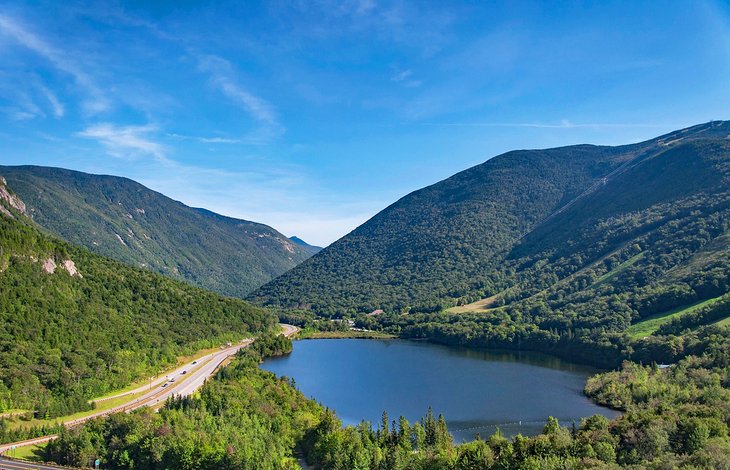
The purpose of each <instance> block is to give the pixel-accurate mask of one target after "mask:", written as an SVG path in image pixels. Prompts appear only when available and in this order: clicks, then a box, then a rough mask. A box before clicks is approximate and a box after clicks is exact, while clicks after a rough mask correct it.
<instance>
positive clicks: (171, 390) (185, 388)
mask: <svg viewBox="0 0 730 470" xmlns="http://www.w3.org/2000/svg"><path fill="white" fill-rule="evenodd" d="M280 326H281V328H282V330H283V332H282V334H283V335H284V336H286V337H288V338H291V337H292V336H294V335H295V334H297V333H298V332H299V328H298V327H296V326H293V325H286V324H283V323H282V324H280ZM253 341H254V340H253V339H246V340H243V341H241V342H240V343H238V344H236V345H233V346H229V347H226V348H223V349H221V350H220V351H216V352H213V353H210V354H208V355H206V356H203V357H201V358H199V359H197V360H196V361H194V362H195V364H193V363H192V362H191V363H189V364H185V365H183V366H181V367H179V368H177V369H175V370H174V371H172V372H169V373H167V374H165V375H164V377H163V376H160V378H159V379H157V380H155V381H153V382H152V383H151V384H148V385H146V386H144V387H140V388H138V389H136V390H131V391H128V392H124V393H120V394H117V395H114V397H120V396H126V395H132V394H137V393H141V392H143V391H145V390H147V393H145V394H144V395H142V396H141V397H138V398H134V399H130V401H128V402H127V403H125V404H123V405H120V406H117V407H115V408H112V409H109V410H105V411H99V412H98V413H93V414H91V415H88V416H84V417H83V418H77V419H73V420H68V421H63V422H62V424H63V425H64V426H66V427H74V426H78V425H80V424H82V423H84V422H86V421H89V420H91V419H94V418H98V417H101V416H107V415H110V414H113V413H121V412H126V413H128V412H130V411H132V410H136V409H137V408H141V407H143V406H151V407H154V408H158V407H160V406H162V405H163V404H164V403H165V401H166V400H167V399H168V398H170V397H172V396H189V395H192V394H193V393H195V392H196V391H197V390H198V389H199V388H200V387H202V386H203V384H204V383H205V381H206V380H207V379H208V378H210V377H211V376H212V375H213V374H214V373H215V371H216V370H218V368H219V367H220V366H221V364H223V363H224V362H225V361H226V360H228V359H229V358H230V357H232V356H234V355H235V354H236V353H237V352H238V351H240V350H241V349H243V348H245V347H247V346H248V345H250V344H251V343H252V342H253ZM171 379H172V380H171ZM150 387H151V388H150ZM114 397H106V398H104V399H103V400H109V399H111V398H114ZM103 400H96V401H97V402H99V401H103ZM56 437H57V436H56V435H51V436H43V437H39V438H36V439H29V440H26V441H20V442H11V443H7V444H2V445H0V455H1V454H5V453H7V451H8V450H10V449H11V448H12V447H13V446H15V447H23V446H27V445H35V444H43V443H45V442H48V441H50V440H53V439H55V438H56ZM25 465H30V466H25ZM21 468H22V469H26V468H37V469H54V468H55V469H57V468H59V467H57V466H51V465H39V464H35V463H26V462H22V461H17V460H11V459H7V458H5V457H2V456H0V470H3V469H21Z"/></svg>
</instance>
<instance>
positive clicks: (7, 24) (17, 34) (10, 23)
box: [0, 14, 111, 114]
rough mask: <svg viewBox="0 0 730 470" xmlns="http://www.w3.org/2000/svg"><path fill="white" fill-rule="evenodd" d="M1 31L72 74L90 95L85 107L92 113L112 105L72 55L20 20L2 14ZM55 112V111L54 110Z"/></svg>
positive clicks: (0, 16) (0, 19) (63, 70)
mask: <svg viewBox="0 0 730 470" xmlns="http://www.w3.org/2000/svg"><path fill="white" fill-rule="evenodd" d="M0 33H1V34H4V35H6V36H8V37H10V38H12V39H13V40H14V41H15V42H17V43H18V44H20V45H21V46H23V47H25V48H27V49H30V50H32V51H33V52H35V53H36V54H38V55H40V56H42V57H44V58H45V59H46V60H47V61H49V62H50V63H51V64H53V66H54V67H56V68H57V69H59V70H61V71H62V72H65V73H67V74H68V75H71V76H72V77H73V78H74V80H75V81H76V84H77V85H78V86H80V87H81V88H82V89H83V90H84V92H85V93H86V94H87V95H88V98H87V100H86V101H85V102H84V109H85V110H86V111H87V112H88V113H90V114H96V113H99V112H102V111H106V110H107V109H109V108H110V107H111V103H110V101H109V99H108V98H107V97H106V96H105V95H104V94H103V93H102V92H101V90H100V89H99V88H98V87H97V86H96V84H95V83H94V80H93V79H92V78H91V77H90V76H89V75H88V74H87V73H86V72H85V71H84V70H83V69H82V67H80V66H79V65H78V64H77V63H76V62H75V61H74V60H73V59H72V58H71V57H69V56H68V55H67V54H65V53H63V52H61V51H60V50H58V49H56V48H55V47H53V46H51V45H50V44H49V43H48V42H47V41H45V40H44V39H43V38H41V37H40V36H38V35H36V34H34V33H33V32H31V31H29V30H28V29H27V28H26V27H25V26H24V25H22V24H21V23H20V22H19V21H17V20H15V19H13V18H11V17H9V16H7V15H3V14H0ZM54 113H55V111H54Z"/></svg>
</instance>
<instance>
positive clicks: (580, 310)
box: [252, 122, 730, 363]
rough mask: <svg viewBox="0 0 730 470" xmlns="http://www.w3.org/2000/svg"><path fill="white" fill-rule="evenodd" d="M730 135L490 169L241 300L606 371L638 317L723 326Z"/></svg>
mask: <svg viewBox="0 0 730 470" xmlns="http://www.w3.org/2000/svg"><path fill="white" fill-rule="evenodd" d="M728 135H730V123H728V122H713V123H708V124H704V125H700V126H695V127H692V128H689V129H685V130H682V131H677V132H674V133H672V134H669V135H666V136H662V137H659V138H657V139H653V140H650V141H648V142H644V143H640V144H634V145H628V146H620V147H594V146H573V147H565V148H558V149H551V150H537V151H518V152H510V153H507V154H504V155H501V156H499V157H495V158H493V159H491V160H489V161H487V162H486V163H484V164H482V165H479V166H477V167H474V168H471V169H469V170H466V171H464V172H462V173H459V174H457V175H455V176H453V177H451V178H449V179H447V180H444V181H442V182H440V183H437V184H435V185H433V186H431V187H428V188H425V189H422V190H420V191H416V192H415V193H412V194H410V195H408V196H406V197H404V198H403V199H401V200H400V201H398V202H397V203H395V204H393V205H392V206H390V207H389V208H387V209H385V210H384V211H382V212H381V213H379V214H378V215H376V216H375V217H374V218H373V219H371V220H370V221H368V222H366V223H365V224H364V225H362V226H361V227H359V228H358V229H356V230H355V231H354V232H352V233H351V234H349V235H347V236H346V237H344V238H343V239H341V240H340V241H338V242H337V243H335V244H333V245H332V246H331V247H329V248H326V249H325V250H323V251H322V252H321V253H320V254H318V255H316V256H314V257H313V258H311V259H310V260H308V261H307V262H305V263H303V264H302V265H300V266H299V267H297V268H295V269H293V270H292V271H290V272H288V273H286V274H285V275H284V276H282V277H280V278H278V279H276V280H274V281H272V282H271V283H269V284H267V285H265V286H264V287H262V288H261V289H259V290H258V291H257V292H256V293H254V295H253V296H252V298H253V299H255V300H256V301H258V302H261V303H264V304H268V305H280V306H283V307H288V308H298V309H310V310H311V311H313V312H315V313H317V314H321V315H325V316H331V315H338V314H347V315H349V314H353V313H357V312H370V311H372V310H375V309H383V310H385V312H386V314H385V315H384V316H381V317H379V320H378V322H379V326H380V327H384V328H389V329H390V330H391V331H393V332H399V333H400V334H401V335H402V336H408V337H426V338H431V339H435V340H438V341H443V342H449V343H459V344H471V345H481V346H504V347H528V348H533V349H543V350H552V349H561V350H563V351H569V350H570V348H569V347H567V346H566V345H567V344H570V345H572V346H575V347H580V349H581V354H588V355H590V354H595V355H602V358H601V361H603V359H607V358H609V357H610V358H611V360H610V361H608V360H606V361H603V362H604V363H605V362H611V361H614V363H615V361H618V360H619V358H620V357H626V355H627V354H629V353H630V351H628V350H626V348H627V347H629V346H628V343H629V342H628V340H625V339H624V336H623V335H624V334H625V333H627V332H629V333H630V332H631V331H630V330H629V329H630V328H631V327H632V325H636V324H637V323H639V322H641V321H642V320H645V319H647V318H650V317H652V316H655V315H662V314H663V312H668V311H670V310H671V309H675V308H678V309H679V310H680V311H681V308H682V307H684V306H692V305H694V304H695V303H697V302H700V301H711V303H712V305H710V304H707V305H705V306H704V307H703V310H702V312H700V313H699V314H697V315H696V317H697V318H695V319H694V320H690V319H688V318H689V317H687V318H685V319H684V320H682V321H683V322H684V323H682V325H684V326H685V327H686V326H697V325H698V324H706V323H709V322H711V320H712V321H716V320H719V319H722V318H724V316H728V315H730V301H728V300H725V298H724V297H723V295H724V294H726V293H728V292H729V291H730V263H729V262H728V261H730V259H728V258H729V255H730V245H729V244H728V240H730V232H728V227H729V224H730V140H728ZM479 299H485V300H483V301H482V302H480V303H477V304H474V305H466V306H463V307H458V308H455V309H452V310H451V311H449V312H447V313H444V314H440V313H433V314H432V313H430V312H439V311H441V310H442V309H448V308H449V307H453V306H456V305H464V304H469V303H470V302H474V301H477V300H479ZM708 309H712V312H710V313H708V311H707V310H708ZM405 312H408V313H410V315H406V316H399V315H398V314H401V313H405ZM389 313H391V314H393V315H388V314H389ZM695 313H696V312H695ZM700 317H701V318H700ZM677 321H679V320H677ZM374 323H375V321H374V320H373V319H371V318H370V319H362V325H363V326H369V327H375V325H374ZM690 323H692V324H693V325H690ZM650 333H651V332H650ZM599 344H600V345H603V346H605V347H606V348H608V349H609V350H611V351H612V353H611V354H608V353H607V352H606V351H605V350H604V349H602V348H601V347H598V346H597V345H599ZM621 351H622V352H621ZM594 362H595V361H594Z"/></svg>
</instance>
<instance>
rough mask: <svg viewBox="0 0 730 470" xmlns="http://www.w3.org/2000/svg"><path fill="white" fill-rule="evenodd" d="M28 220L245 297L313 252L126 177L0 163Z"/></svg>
mask: <svg viewBox="0 0 730 470" xmlns="http://www.w3.org/2000/svg"><path fill="white" fill-rule="evenodd" d="M0 174H2V175H4V176H5V178H6V179H7V181H8V184H9V185H10V187H11V188H13V190H14V191H16V192H17V193H18V194H19V195H20V197H21V199H22V200H23V201H24V202H25V203H26V204H27V205H28V213H29V215H30V217H31V218H32V219H33V220H34V221H35V222H37V223H38V224H39V225H40V226H41V227H43V228H44V229H46V230H48V231H49V232H51V233H53V234H55V235H57V236H59V237H61V238H63V239H64V240H66V241H68V242H70V243H73V244H76V245H80V246H84V247H86V248H88V249H90V250H91V251H93V252H95V253H98V254H101V255H104V256H108V257H111V258H114V259H116V260H119V261H122V262H124V263H126V264H129V265H132V266H137V267H142V268H147V269H151V270H153V271H157V272H159V273H162V274H165V275H167V276H170V277H174V278H177V279H182V280H185V281H188V282H190V283H192V284H194V285H197V286H199V287H203V288H205V289H209V290H212V291H215V292H218V293H221V294H224V295H229V296H236V297H243V296H245V295H246V294H247V293H249V292H251V291H252V290H253V289H255V288H257V287H258V286H260V285H262V284H264V283H265V282H267V281H269V280H271V279H272V278H274V277H276V276H278V275H279V274H282V273H283V272H285V271H287V270H289V269H291V268H292V267H294V266H295V265H297V264H299V263H301V262H302V261H303V260H305V259H307V258H308V257H309V256H310V255H311V253H312V251H311V250H310V249H308V248H304V247H301V246H300V245H298V244H297V243H293V242H292V241H290V240H289V239H288V238H287V237H285V236H284V235H282V234H280V233H279V232H277V231H276V230H274V229H272V228H271V227H268V226H266V225H262V224H258V223H254V222H248V221H245V220H239V219H234V218H230V217H225V216H222V215H219V214H216V213H214V212H210V211H207V210H205V209H196V208H191V207H188V206H185V205H184V204H182V203H180V202H177V201H174V200H172V199H170V198H168V197H166V196H164V195H162V194H160V193H157V192H155V191H152V190H150V189H148V188H146V187H144V186H142V185H141V184H139V183H136V182H134V181H131V180H129V179H126V178H119V177H114V176H99V175H90V174H86V173H80V172H76V171H70V170H64V169H59V168H47V167H36V166H5V167H3V166H0Z"/></svg>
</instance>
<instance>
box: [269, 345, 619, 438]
mask: <svg viewBox="0 0 730 470" xmlns="http://www.w3.org/2000/svg"><path fill="white" fill-rule="evenodd" d="M261 367H262V368H263V369H265V370H269V371H271V372H274V373H275V374H276V375H279V376H287V377H291V378H294V380H295V381H296V385H297V387H298V388H299V389H300V390H301V391H302V392H303V393H304V394H305V395H306V396H309V397H312V398H314V399H316V400H317V401H319V402H320V403H322V404H323V405H326V406H328V407H330V408H332V409H334V410H336V411H337V415H338V416H339V417H340V418H341V419H342V421H343V422H344V424H353V425H354V424H358V423H359V422H360V421H362V420H367V421H370V422H372V423H374V424H376V425H377V423H380V418H381V415H382V413H383V410H387V411H388V415H389V417H390V419H391V420H393V419H397V418H398V416H400V415H403V416H405V417H406V418H407V419H408V420H409V421H411V422H413V421H416V420H418V419H420V418H421V417H422V416H423V415H425V414H426V411H427V409H428V407H429V406H431V407H433V410H434V414H436V415H438V414H439V413H442V414H443V415H444V417H445V418H446V422H447V424H448V425H449V430H450V431H451V432H452V434H453V435H454V438H455V440H456V441H457V442H461V441H465V440H471V439H473V438H474V436H475V435H476V434H477V433H480V434H481V435H482V436H483V437H487V436H489V435H491V434H492V433H493V432H494V430H495V428H496V426H499V427H500V429H501V431H502V432H503V433H504V434H507V435H514V434H517V433H518V432H521V433H522V434H524V435H534V434H537V433H539V432H540V431H541V430H542V427H543V425H544V424H545V420H546V419H547V417H548V416H555V417H556V418H558V419H559V420H560V421H561V422H562V423H563V424H565V425H570V424H571V423H572V422H575V423H576V424H578V423H580V418H582V417H585V416H590V415H593V414H597V413H598V414H602V415H605V416H608V417H609V418H610V417H614V416H616V415H617V414H618V413H617V412H615V411H612V410H609V409H607V408H603V407H600V406H597V405H594V404H593V403H591V402H590V401H589V400H588V399H587V398H586V397H585V396H583V395H582V393H581V390H582V389H583V385H584V383H585V380H586V378H587V377H588V376H589V375H591V374H593V373H595V372H596V370H595V369H592V368H589V367H585V366H579V365H575V364H571V363H568V362H566V361H562V360H560V359H557V358H554V357H551V356H547V355H543V354H538V353H522V352H520V353H514V352H492V351H475V350H467V349H460V348H450V347H445V346H439V345H435V344H430V343H426V342H414V341H403V340H360V339H321V340H303V341H296V342H294V351H293V352H292V354H290V355H289V356H286V357H280V358H274V359H268V360H266V361H265V362H264V364H263V365H262V366H261Z"/></svg>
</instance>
